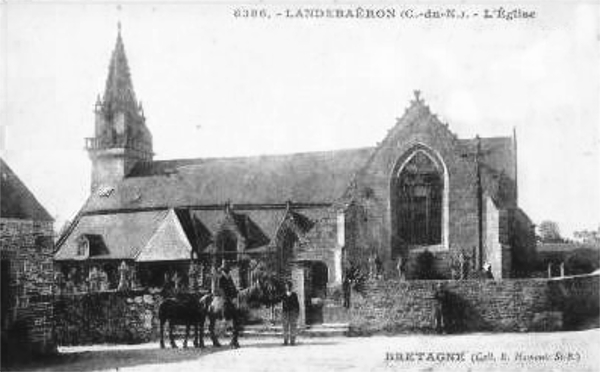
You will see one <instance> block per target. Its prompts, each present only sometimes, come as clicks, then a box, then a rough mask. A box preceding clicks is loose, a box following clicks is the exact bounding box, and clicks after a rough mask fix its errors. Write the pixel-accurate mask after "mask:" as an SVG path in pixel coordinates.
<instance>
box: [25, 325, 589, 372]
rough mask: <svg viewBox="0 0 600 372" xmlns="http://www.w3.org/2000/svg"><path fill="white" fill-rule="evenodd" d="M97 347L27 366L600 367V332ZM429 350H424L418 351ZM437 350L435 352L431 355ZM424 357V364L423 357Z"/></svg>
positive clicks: (179, 371) (52, 368)
mask: <svg viewBox="0 0 600 372" xmlns="http://www.w3.org/2000/svg"><path fill="white" fill-rule="evenodd" d="M157 346H158V345H157V344H156V343H152V344H143V345H127V346H124V345H95V346H86V347H70V348H61V355H59V356H58V357H56V358H54V359H52V360H49V361H46V362H44V363H43V364H41V363H40V364H30V365H28V366H23V367H21V368H20V369H21V370H36V371H92V370H109V371H117V370H118V371H161V372H162V371H174V372H182V371H277V372H279V371H394V370H416V371H448V370H457V371H464V370H468V371H484V370H485V371H599V370H600V330H599V329H593V330H588V331H580V332H560V333H528V334H527V333H504V334H468V335H443V336H437V335H401V336H389V337H387V336H374V337H365V338H363V337H360V338H345V337H334V338H311V339H301V340H300V344H299V345H297V346H295V347H284V346H282V345H281V340H279V339H274V338H270V339H269V338H261V339H242V348H241V349H237V350H234V349H230V348H229V347H223V348H220V349H215V348H212V347H208V348H207V349H204V350H202V351H200V350H196V349H165V350H160V349H158V348H157ZM418 353H423V354H418ZM430 353H432V354H430ZM419 358H421V361H419V360H418V359H419Z"/></svg>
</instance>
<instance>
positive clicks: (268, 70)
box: [0, 1, 600, 235]
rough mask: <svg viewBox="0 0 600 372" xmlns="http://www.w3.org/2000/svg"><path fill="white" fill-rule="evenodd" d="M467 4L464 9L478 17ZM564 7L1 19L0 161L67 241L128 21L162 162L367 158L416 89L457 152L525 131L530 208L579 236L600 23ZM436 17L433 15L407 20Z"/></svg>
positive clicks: (53, 13)
mask: <svg viewBox="0 0 600 372" xmlns="http://www.w3.org/2000/svg"><path fill="white" fill-rule="evenodd" d="M461 3H462V4H465V3H464V2H461ZM298 4H299V3H296V5H291V4H290V5H285V4H284V3H281V2H279V3H278V4H276V5H264V7H266V8H267V9H268V10H269V11H270V12H278V11H283V10H285V9H296V8H298V7H299V6H300V5H298ZM466 4H467V5H457V8H458V9H460V10H468V11H480V12H481V11H483V8H484V7H483V5H476V4H474V3H473V4H472V5H468V2H467V3H466ZM504 4H505V5H504V6H505V7H508V8H514V7H516V6H517V3H512V4H513V5H510V4H511V3H506V2H505V3H504ZM506 4H509V5H508V6H507V5H506ZM570 4H575V5H566V3H556V4H554V5H547V3H546V2H545V3H541V2H540V4H539V5H538V4H536V3H535V2H523V3H522V4H521V6H520V7H521V8H522V9H525V10H534V11H536V18H535V19H533V20H516V21H505V20H481V19H480V20H472V19H471V20H460V21H459V20H400V19H392V20H356V19H351V20H342V19H318V20H316V19H309V20H307V19H286V18H282V17H274V18H272V19H270V20H256V19H255V20H247V19H246V20H240V19H235V18H234V17H233V16H232V14H233V11H234V9H235V8H239V7H240V6H241V5H240V4H238V5H235V4H230V5H214V4H213V5H207V4H201V3H179V4H176V5H164V4H162V3H160V2H156V3H137V4H133V3H122V6H120V8H121V9H120V10H119V9H118V8H119V6H118V5H117V4H116V3H95V4H88V5H82V4H78V3H71V2H63V3H44V4H40V3H33V4H32V3H28V4H14V3H13V4H10V5H7V4H6V3H3V5H0V7H1V8H0V9H1V12H2V13H1V14H2V18H1V28H0V33H1V34H0V35H1V42H2V51H1V52H2V53H1V54H0V55H1V56H2V58H0V63H1V64H2V66H1V67H2V70H1V71H2V84H0V97H2V102H1V105H2V106H1V109H2V110H1V121H2V125H3V126H2V132H1V133H2V143H1V146H2V156H3V157H4V159H5V160H6V161H7V162H8V163H9V165H10V166H11V167H12V168H13V170H14V171H15V172H16V173H17V174H18V175H19V176H20V177H21V179H22V180H23V181H24V182H25V183H26V184H27V186H28V187H29V188H30V189H31V190H32V191H33V192H34V193H35V195H36V196H37V197H38V199H39V200H40V201H41V202H42V204H43V205H44V206H45V207H46V208H47V209H48V211H49V212H50V213H51V214H52V215H53V216H55V217H56V218H57V228H60V225H61V224H62V223H63V222H64V220H65V219H71V218H72V217H73V215H74V214H75V213H76V212H77V210H78V209H79V208H80V207H81V205H82V204H83V202H84V201H85V199H86V197H87V195H88V193H89V184H90V172H91V167H90V161H89V159H88V157H87V154H86V153H85V151H84V150H83V146H84V137H90V136H92V134H93V127H94V116H93V105H94V102H95V100H96V96H97V95H98V94H101V93H102V92H103V89H104V84H105V79H106V75H107V70H108V63H109V58H110V54H111V52H112V49H113V47H114V44H115V40H116V34H117V22H118V20H121V22H122V25H123V26H122V29H123V30H122V35H123V40H124V43H125V49H126V53H127V56H128V58H129V65H130V68H131V72H132V78H133V84H134V88H135V91H136V94H137V97H138V99H140V100H142V101H143V104H144V109H145V113H146V117H147V124H148V126H149V128H150V130H151V131H152V133H153V136H154V148H155V151H156V158H157V159H173V158H193V157H212V156H237V155H254V154H270V153H286V152H304V151H315V150H330V149H340V148H354V147H364V146H374V145H375V144H376V143H377V142H378V141H381V140H382V139H383V138H384V136H385V135H386V132H387V130H388V129H390V128H391V127H392V126H393V125H394V124H395V121H396V118H397V117H400V116H401V115H402V114H403V112H404V109H405V108H406V107H407V106H408V105H409V101H410V100H411V98H412V94H413V93H412V92H413V90H414V89H420V90H421V91H422V92H423V97H424V99H425V100H426V101H427V102H428V104H429V105H430V107H431V109H432V111H433V112H435V113H437V114H438V115H439V117H440V118H441V119H442V120H443V121H446V122H448V123H449V126H450V129H451V130H452V131H454V132H455V133H457V134H458V136H459V137H461V138H470V137H474V136H475V135H476V134H479V135H481V136H482V137H487V136H503V135H511V133H512V130H513V127H514V128H516V132H517V137H518V167H519V199H520V200H519V202H520V205H521V207H522V208H523V209H524V210H525V211H526V212H527V213H528V214H529V215H530V217H531V218H532V219H533V221H534V222H536V223H539V222H540V221H542V220H544V219H550V220H554V221H557V222H558V223H559V225H560V227H561V230H562V231H563V232H564V233H565V235H569V234H570V233H571V231H572V230H574V229H575V230H577V229H582V228H595V227H597V226H598V225H599V224H600V152H599V147H600V115H599V110H600V96H599V88H600V36H599V35H600V33H599V24H600V21H599V14H600V12H599V5H598V3H597V2H595V1H588V2H580V3H579V5H577V3H575V2H573V3H570ZM451 5H452V4H448V3H446V4H445V5H443V7H448V6H451ZM331 7H344V8H353V7H354V5H351V4H344V5H340V4H339V3H338V5H336V6H333V5H332V6H331ZM428 7H438V8H439V7H440V5H435V3H430V5H419V6H414V7H411V6H404V7H403V8H414V9H416V10H425V9H427V8H428ZM320 8H326V6H325V5H321V6H320ZM395 8H398V9H401V8H400V7H398V6H395ZM488 8H493V6H488Z"/></svg>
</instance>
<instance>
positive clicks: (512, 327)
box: [350, 275, 599, 334]
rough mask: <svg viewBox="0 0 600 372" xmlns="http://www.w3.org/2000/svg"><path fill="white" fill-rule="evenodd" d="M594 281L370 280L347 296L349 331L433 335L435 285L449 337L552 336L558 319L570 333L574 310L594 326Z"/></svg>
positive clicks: (596, 278)
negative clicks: (362, 291) (544, 333)
mask: <svg viewBox="0 0 600 372" xmlns="http://www.w3.org/2000/svg"><path fill="white" fill-rule="evenodd" d="M598 278H599V276H598V275H595V276H590V277H572V278H563V279H562V280H555V281H552V280H550V281H549V280H546V279H514V280H502V281H494V280H463V281H395V280H386V281H383V280H382V281H370V282H368V284H367V288H366V291H365V295H361V294H358V293H353V298H352V308H351V314H350V316H351V321H350V323H351V332H353V333H355V334H371V333H378V332H387V333H403V332H431V331H433V328H434V320H433V317H434V306H435V302H436V300H435V299H434V293H435V290H436V286H437V285H438V284H439V283H441V284H443V286H444V288H445V291H446V301H445V306H444V309H445V310H444V314H445V318H446V320H447V330H448V331H449V332H463V331H504V332H521V331H552V330H559V329H563V321H562V320H563V317H564V319H565V324H564V326H565V327H564V328H565V329H570V328H572V325H573V324H574V323H576V322H575V321H573V320H570V317H573V316H571V315H569V313H568V311H571V310H572V308H574V307H579V308H585V310H582V311H581V312H579V313H578V315H576V316H575V318H576V319H578V320H584V319H588V320H589V319H590V318H591V319H592V321H593V319H594V316H595V319H596V322H597V315H598ZM594 291H595V295H592V293H594ZM594 296H595V297H594ZM565 304H569V305H565ZM565 306H568V308H567V307H565Z"/></svg>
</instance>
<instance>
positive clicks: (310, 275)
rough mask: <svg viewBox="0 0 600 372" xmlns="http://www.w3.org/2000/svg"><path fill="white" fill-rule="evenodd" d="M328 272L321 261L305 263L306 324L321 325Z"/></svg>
mask: <svg viewBox="0 0 600 372" xmlns="http://www.w3.org/2000/svg"><path fill="white" fill-rule="evenodd" d="M328 281H329V270H328V268H327V265H326V264H325V263H324V262H322V261H307V262H306V277H305V286H304V288H305V298H306V323H307V324H321V323H323V306H324V303H325V298H326V297H327V283H328Z"/></svg>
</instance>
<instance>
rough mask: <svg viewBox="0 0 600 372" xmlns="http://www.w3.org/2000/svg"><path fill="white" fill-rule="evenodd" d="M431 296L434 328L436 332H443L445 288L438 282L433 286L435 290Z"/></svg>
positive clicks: (444, 326) (444, 328)
mask: <svg viewBox="0 0 600 372" xmlns="http://www.w3.org/2000/svg"><path fill="white" fill-rule="evenodd" d="M433 298H434V300H435V302H434V305H433V320H434V328H435V331H436V332H437V333H444V332H445V331H446V319H445V316H444V315H445V314H444V311H445V309H444V307H445V305H446V301H447V300H446V290H445V289H444V286H443V285H442V284H441V283H438V284H437V285H436V286H435V291H434V293H433Z"/></svg>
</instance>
